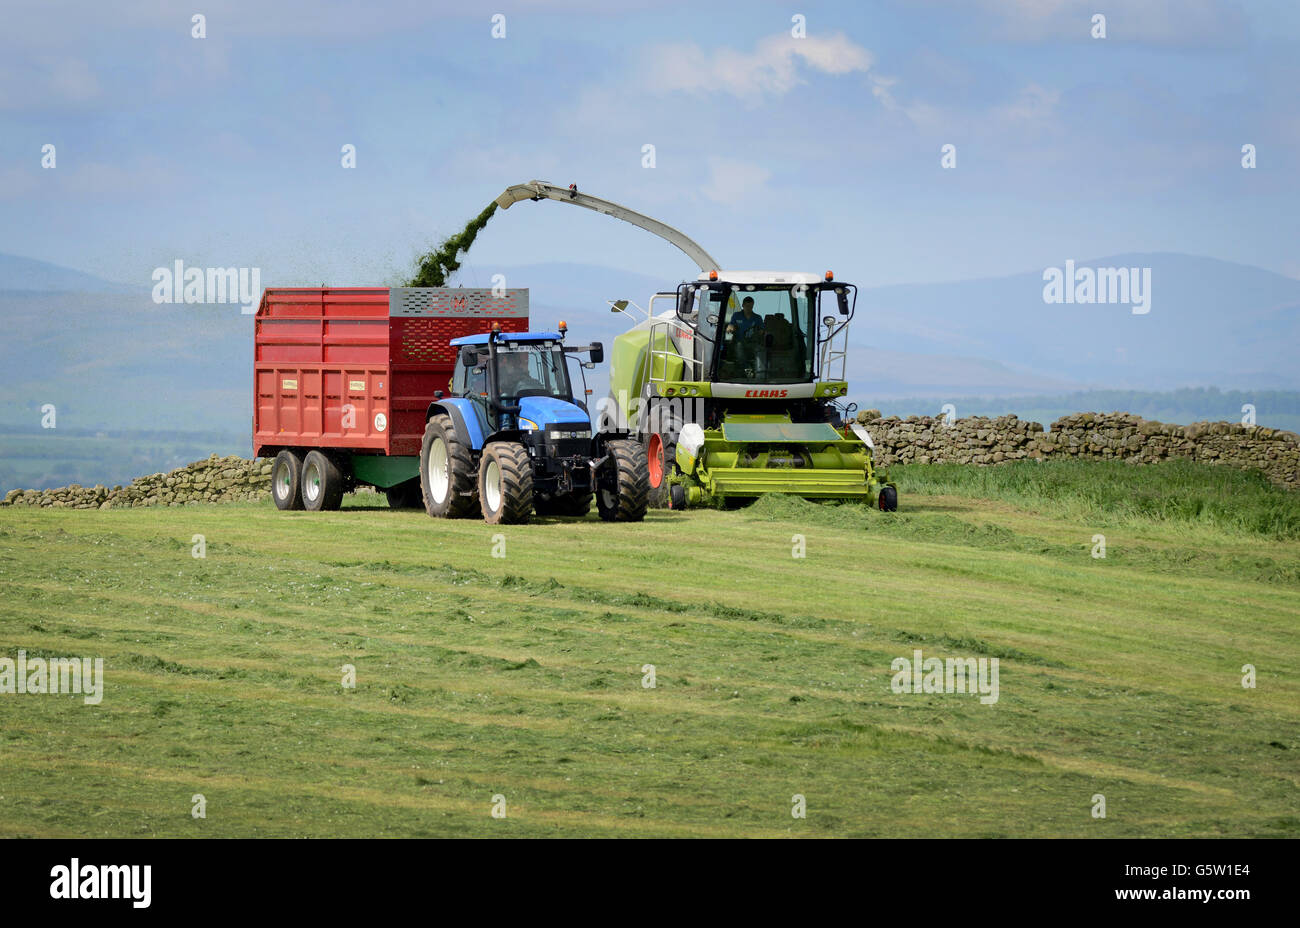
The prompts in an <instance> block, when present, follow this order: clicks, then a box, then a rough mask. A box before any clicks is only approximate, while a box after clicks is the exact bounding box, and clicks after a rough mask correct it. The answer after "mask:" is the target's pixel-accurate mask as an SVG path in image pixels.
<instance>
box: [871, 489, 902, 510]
mask: <svg viewBox="0 0 1300 928" xmlns="http://www.w3.org/2000/svg"><path fill="white" fill-rule="evenodd" d="M876 501H877V503H878V504H879V506H880V511H881V512H897V511H898V491H897V490H895V489H894V488H893V487H881V488H880V495H879V496H878V497H877V499H876Z"/></svg>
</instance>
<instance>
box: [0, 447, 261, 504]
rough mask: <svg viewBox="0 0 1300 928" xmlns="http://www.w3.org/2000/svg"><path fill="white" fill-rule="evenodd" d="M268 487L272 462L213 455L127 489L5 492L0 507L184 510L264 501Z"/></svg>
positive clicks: (81, 487)
mask: <svg viewBox="0 0 1300 928" xmlns="http://www.w3.org/2000/svg"><path fill="white" fill-rule="evenodd" d="M270 487H271V462H270V461H269V460H262V459H258V460H254V461H249V460H246V459H245V458H241V457H239V456H238V455H231V456H229V457H224V458H219V457H217V456H216V455H215V454H214V455H212V456H211V457H209V458H207V459H206V460H203V461H195V462H194V463H193V464H187V465H186V466H185V467H181V468H178V469H176V470H174V471H171V472H170V473H166V474H150V475H149V476H148V477H138V478H136V479H135V480H133V481H132V482H131V483H130V484H129V485H128V486H115V487H112V488H109V487H105V486H93V487H83V486H79V485H77V484H73V485H72V486H69V487H60V488H58V489H57V490H10V491H9V492H8V493H7V494H5V498H4V500H3V501H2V502H0V506H40V507H42V508H52V509H112V508H115V507H130V506H184V505H191V504H196V503H229V502H234V501H236V500H247V499H266V498H267V495H268V493H269V491H270Z"/></svg>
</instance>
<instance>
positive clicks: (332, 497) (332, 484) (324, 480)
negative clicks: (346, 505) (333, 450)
mask: <svg viewBox="0 0 1300 928" xmlns="http://www.w3.org/2000/svg"><path fill="white" fill-rule="evenodd" d="M301 482H302V506H303V508H304V509H306V510H308V511H310V512H325V511H330V510H334V509H338V508H339V505H340V504H341V503H342V502H343V471H341V470H340V469H339V466H338V465H337V464H335V463H334V462H333V461H332V460H330V459H329V458H328V457H326V456H325V454H324V453H322V452H320V451H308V452H307V457H306V458H304V459H303V462H302V481H301Z"/></svg>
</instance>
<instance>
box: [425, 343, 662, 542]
mask: <svg viewBox="0 0 1300 928" xmlns="http://www.w3.org/2000/svg"><path fill="white" fill-rule="evenodd" d="M564 336H565V328H564V323H560V331H558V332H502V331H501V330H500V326H499V325H494V326H493V329H492V331H491V332H486V333H484V334H482V335H466V336H464V337H462V338H456V339H452V341H451V345H452V346H453V347H455V348H456V350H457V364H456V369H455V373H454V374H453V375H452V382H451V395H449V396H444V395H442V393H441V391H439V393H437V394H435V399H434V402H432V403H430V404H429V410H428V416H427V424H426V425H425V430H424V441H423V443H422V444H421V448H420V486H421V489H422V491H423V495H424V507H425V509H426V510H427V511H428V513H429V515H431V516H434V517H437V518H465V517H468V516H473V515H477V514H479V513H482V516H483V518H484V519H485V520H486V521H487V522H488V523H490V524H493V525H498V524H508V523H519V522H527V521H528V520H529V519H531V518H532V516H533V513H534V512H536V513H537V514H538V515H543V516H574V517H582V516H585V515H586V514H587V513H588V512H589V511H590V509H591V501H592V497H593V496H594V497H595V499H596V508H597V509H598V510H599V512H600V517H601V518H602V519H604V520H605V521H607V522H639V521H641V520H642V519H643V518H645V513H646V507H647V502H648V498H649V489H650V485H649V471H648V466H647V463H646V453H645V446H644V445H643V444H642V443H641V442H639V441H637V440H635V439H634V438H632V437H631V436H630V435H629V434H627V433H624V432H600V433H595V434H593V430H592V426H591V417H590V414H589V413H588V411H587V407H586V404H585V403H584V402H583V401H582V400H579V399H575V398H574V395H573V386H572V383H571V381H570V379H569V368H568V365H567V364H566V363H565V358H566V355H570V354H580V353H587V354H589V355H590V361H588V362H586V363H583V362H581V360H579V364H580V365H581V366H582V367H584V368H586V367H594V366H595V365H596V364H599V363H601V362H602V361H603V360H604V356H605V350H604V347H603V346H602V345H601V344H600V343H599V342H595V343H593V344H590V345H579V346H566V345H565V344H564ZM583 379H584V383H585V374H584V375H583Z"/></svg>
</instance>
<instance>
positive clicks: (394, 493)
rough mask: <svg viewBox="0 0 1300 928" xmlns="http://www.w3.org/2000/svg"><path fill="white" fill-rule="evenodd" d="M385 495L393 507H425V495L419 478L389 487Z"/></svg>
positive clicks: (390, 506)
mask: <svg viewBox="0 0 1300 928" xmlns="http://www.w3.org/2000/svg"><path fill="white" fill-rule="evenodd" d="M384 496H386V497H387V498H388V506H389V508H391V509H422V508H424V496H423V493H422V491H421V490H420V481H419V479H418V478H415V479H411V480H408V481H406V482H405V483H399V484H397V485H396V486H392V487H389V488H388V489H387V490H385V491H384Z"/></svg>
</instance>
